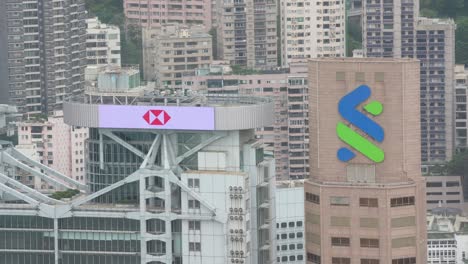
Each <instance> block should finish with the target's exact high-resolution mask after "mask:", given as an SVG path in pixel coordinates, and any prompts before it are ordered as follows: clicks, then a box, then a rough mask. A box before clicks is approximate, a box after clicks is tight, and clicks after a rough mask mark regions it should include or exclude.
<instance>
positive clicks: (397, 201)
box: [390, 196, 414, 207]
mask: <svg viewBox="0 0 468 264" xmlns="http://www.w3.org/2000/svg"><path fill="white" fill-rule="evenodd" d="M408 205H414V196H408V197H398V198H392V199H390V206H391V207H399V206H408Z"/></svg>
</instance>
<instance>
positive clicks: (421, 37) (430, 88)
mask: <svg viewBox="0 0 468 264" xmlns="http://www.w3.org/2000/svg"><path fill="white" fill-rule="evenodd" d="M362 17H363V48H364V55H365V56H366V57H388V58H392V57H393V58H404V57H408V58H417V59H419V60H420V62H421V65H420V66H421V67H420V71H421V72H420V78H421V80H420V85H421V145H422V148H421V161H422V162H423V163H431V162H440V161H445V160H449V159H450V158H451V157H452V153H453V151H454V149H453V146H454V139H453V138H454V131H453V127H454V126H453V125H454V124H453V109H452V104H453V97H454V94H453V92H454V91H453V90H454V85H455V81H454V73H453V69H454V64H455V35H454V34H455V23H454V22H453V20H450V19H429V18H423V17H419V1H412V0H411V1H410V0H395V1H380V0H371V1H363V16H362Z"/></svg>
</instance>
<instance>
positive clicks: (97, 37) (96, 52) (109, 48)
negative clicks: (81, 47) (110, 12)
mask: <svg viewBox="0 0 468 264" xmlns="http://www.w3.org/2000/svg"><path fill="white" fill-rule="evenodd" d="M86 24H87V29H86V64H87V65H88V66H90V65H95V66H106V65H114V66H120V63H121V59H120V29H119V27H117V26H113V25H106V24H104V23H101V22H100V21H99V19H98V18H97V17H94V18H88V19H86Z"/></svg>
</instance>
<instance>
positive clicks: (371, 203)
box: [306, 192, 415, 207]
mask: <svg viewBox="0 0 468 264" xmlns="http://www.w3.org/2000/svg"><path fill="white" fill-rule="evenodd" d="M306 201H308V202H311V203H315V204H320V196H318V195H316V194H313V193H309V192H306ZM414 201H415V200H414V196H407V197H398V198H392V199H390V206H391V207H399V206H408V205H414ZM330 205H333V206H349V205H350V199H349V197H341V196H332V197H330ZM359 206H361V207H379V202H378V199H377V198H359Z"/></svg>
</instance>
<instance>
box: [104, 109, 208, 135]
mask: <svg viewBox="0 0 468 264" xmlns="http://www.w3.org/2000/svg"><path fill="white" fill-rule="evenodd" d="M214 118H215V115H214V108H212V107H183V106H182V107H176V106H128V105H100V106H99V127H102V128H143V129H177V130H179V129H180V130H214V128H215V121H214Z"/></svg>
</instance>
